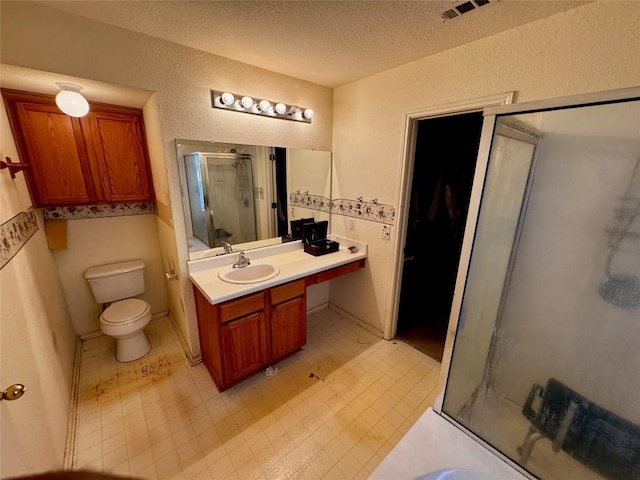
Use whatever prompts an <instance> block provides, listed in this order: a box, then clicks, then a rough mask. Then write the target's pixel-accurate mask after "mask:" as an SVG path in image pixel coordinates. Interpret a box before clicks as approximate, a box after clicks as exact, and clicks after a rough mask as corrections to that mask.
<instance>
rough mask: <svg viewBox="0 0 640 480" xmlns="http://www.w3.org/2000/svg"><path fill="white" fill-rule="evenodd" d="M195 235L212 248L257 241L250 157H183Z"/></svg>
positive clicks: (220, 154) (209, 154)
mask: <svg viewBox="0 0 640 480" xmlns="http://www.w3.org/2000/svg"><path fill="white" fill-rule="evenodd" d="M184 164H185V172H186V177H187V190H188V197H189V207H190V211H191V225H192V229H193V236H194V237H195V238H197V239H198V240H199V241H201V242H202V243H203V244H205V245H206V246H207V247H209V248H214V247H221V246H223V245H224V244H223V243H222V242H227V243H229V244H236V243H245V242H251V241H254V240H257V236H256V215H255V208H254V189H253V163H252V157H251V155H250V154H246V153H232V152H231V153H226V152H195V153H192V154H189V155H185V156H184Z"/></svg>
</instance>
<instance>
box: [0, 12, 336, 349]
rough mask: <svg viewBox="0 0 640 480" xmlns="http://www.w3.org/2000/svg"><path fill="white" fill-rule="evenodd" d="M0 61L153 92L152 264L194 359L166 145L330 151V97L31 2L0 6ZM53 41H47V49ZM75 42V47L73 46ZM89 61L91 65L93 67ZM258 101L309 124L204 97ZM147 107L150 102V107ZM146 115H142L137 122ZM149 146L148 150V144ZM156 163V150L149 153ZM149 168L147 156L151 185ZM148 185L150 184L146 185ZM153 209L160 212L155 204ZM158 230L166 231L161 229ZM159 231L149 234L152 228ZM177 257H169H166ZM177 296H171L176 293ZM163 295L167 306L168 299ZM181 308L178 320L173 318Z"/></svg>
mask: <svg viewBox="0 0 640 480" xmlns="http://www.w3.org/2000/svg"><path fill="white" fill-rule="evenodd" d="M1 8H2V16H1V21H2V32H1V34H2V38H1V48H2V52H1V53H2V55H1V58H2V62H3V63H6V64H9V65H16V66H21V67H26V68H32V69H37V70H42V71H47V72H58V73H64V74H67V75H72V76H76V77H80V78H86V79H92V80H100V81H103V82H110V83H113V84H118V85H126V86H130V87H136V88H142V89H147V90H150V91H153V92H155V94H156V96H155V99H156V101H157V104H158V108H157V113H158V115H159V129H158V130H159V132H160V134H161V142H162V147H161V148H160V150H161V151H163V154H164V159H165V162H166V163H165V168H166V177H167V179H168V185H169V187H168V193H169V196H170V199H167V198H165V197H166V194H165V192H164V191H163V189H162V187H160V188H158V186H156V189H157V191H158V194H159V199H160V201H161V203H162V202H165V201H169V200H170V203H169V204H167V205H166V206H167V207H169V208H170V209H171V211H172V216H173V217H172V220H173V223H174V238H175V239H176V240H177V242H172V241H171V235H167V234H166V232H164V233H161V234H160V239H161V240H160V247H161V249H162V252H161V253H160V256H161V257H162V263H163V264H164V266H166V265H167V264H168V263H169V262H170V261H171V262H174V261H176V260H177V264H176V271H177V273H178V274H179V280H178V282H179V288H176V285H175V283H177V282H173V283H171V284H168V285H167V287H166V288H167V289H168V291H169V296H170V298H169V304H170V305H172V311H173V313H174V317H175V318H176V320H177V323H178V326H179V328H180V330H181V332H182V333H183V335H187V337H186V338H185V342H186V343H187V345H188V347H189V348H190V350H191V353H192V355H193V356H194V357H195V356H198V355H199V353H200V352H199V343H198V338H197V327H196V323H195V322H196V321H195V308H194V304H193V293H192V290H191V284H190V282H189V280H188V277H187V271H186V261H187V258H188V252H187V245H186V234H185V228H184V221H183V217H182V200H181V198H180V192H179V176H178V168H177V160H176V156H175V148H174V143H173V140H174V139H175V138H185V139H194V140H215V141H220V142H229V143H243V144H256V145H280V146H288V147H295V148H313V149H318V150H330V148H331V125H332V120H333V104H332V101H333V92H332V90H331V89H329V88H326V87H322V86H318V85H314V84H312V83H309V82H305V81H301V80H297V79H293V78H291V77H286V76H283V75H280V74H276V73H273V72H269V71H266V70H262V69H258V68H254V67H250V66H248V65H246V64H242V63H239V62H234V61H232V60H229V59H226V58H222V57H218V56H215V55H210V54H206V53H203V52H200V51H197V50H193V49H189V48H185V47H181V46H179V45H176V44H173V43H169V42H165V41H162V40H158V39H155V38H152V37H148V36H145V35H140V34H136V33H133V32H130V31H127V30H124V29H120V28H116V27H112V26H109V25H106V24H102V23H99V22H95V21H92V20H87V19H84V18H81V17H76V16H73V15H69V14H66V13H62V12H59V11H57V10H54V9H50V8H47V7H46V6H43V5H40V4H36V3H31V2H9V3H7V2H2V4H1ZM52 39H55V42H53V41H52ZM79 39H82V40H81V41H79ZM98 59H99V60H98ZM212 88H216V89H228V90H231V91H234V92H239V93H247V94H250V95H254V96H264V97H266V98H269V99H272V100H280V101H284V102H289V103H294V104H298V105H306V106H309V107H312V108H313V109H314V111H315V116H314V119H313V123H312V124H306V123H297V122H288V121H280V120H274V119H270V118H263V117H256V116H253V115H242V114H238V113H235V112H228V111H222V110H214V109H212V108H211V106H210V93H209V91H210V89H212ZM152 101H153V99H152ZM146 121H147V116H146V115H145V122H146ZM150 148H151V145H150ZM152 156H153V157H155V158H159V152H157V151H156V152H152ZM157 166H158V164H157V163H156V162H155V160H154V159H153V158H152V167H153V168H154V177H155V175H156V173H157V172H158V168H157ZM154 182H155V178H154ZM159 206H160V205H159ZM167 226H168V225H167ZM163 229H164V227H161V226H159V227H158V230H163ZM173 255H177V258H175V257H173V258H172V256H173ZM178 294H179V295H178ZM171 297H173V298H171ZM179 304H180V305H183V306H184V313H185V315H181V311H180V310H176V311H174V310H175V307H176V306H177V305H179Z"/></svg>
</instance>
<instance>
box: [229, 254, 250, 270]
mask: <svg viewBox="0 0 640 480" xmlns="http://www.w3.org/2000/svg"><path fill="white" fill-rule="evenodd" d="M250 264H251V260H249V258H248V257H245V255H244V252H240V253H239V254H238V261H237V262H236V263H234V264H233V265H231V266H232V267H233V268H243V267H246V266H247V265H250Z"/></svg>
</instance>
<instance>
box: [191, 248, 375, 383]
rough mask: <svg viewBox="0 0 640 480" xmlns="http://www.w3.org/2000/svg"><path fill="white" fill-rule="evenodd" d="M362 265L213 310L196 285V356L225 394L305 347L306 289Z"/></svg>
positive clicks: (344, 267) (360, 262) (310, 277)
mask: <svg viewBox="0 0 640 480" xmlns="http://www.w3.org/2000/svg"><path fill="white" fill-rule="evenodd" d="M364 262H365V260H364V259H361V260H356V261H354V262H351V263H349V264H346V265H341V266H339V267H335V268H331V269H328V270H325V271H323V272H319V273H314V274H311V275H308V276H306V277H304V278H300V279H298V280H294V281H291V282H288V283H284V284H282V285H278V286H275V287H271V288H268V289H265V290H262V291H261V292H257V293H252V294H249V295H245V296H243V297H240V298H237V299H234V300H229V301H227V302H222V303H219V304H215V305H211V304H210V303H209V301H208V300H207V298H206V297H205V296H204V295H203V294H202V293H201V292H200V290H198V288H197V287H196V286H195V285H194V287H193V293H194V296H195V300H196V314H197V317H198V331H199V334H200V351H201V353H202V361H203V362H204V364H205V366H206V367H207V370H208V371H209V374H210V375H211V378H213V381H214V383H215V384H216V386H217V387H218V390H220V391H223V390H225V389H227V388H229V387H230V386H231V385H233V384H235V383H237V382H239V381H240V380H243V379H245V378H247V377H249V376H251V375H253V374H255V373H257V372H259V371H260V370H262V369H264V368H265V367H267V366H268V365H270V364H272V363H275V362H277V361H278V360H281V359H283V358H284V357H286V356H288V355H291V354H292V353H294V352H297V351H298V350H300V349H301V348H302V347H303V346H304V345H305V344H306V343H307V290H306V288H307V286H309V285H314V284H316V283H320V282H324V281H327V280H330V279H333V278H336V277H339V276H342V275H345V274H347V273H351V272H354V271H356V270H358V269H360V268H362V267H364Z"/></svg>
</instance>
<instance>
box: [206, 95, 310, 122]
mask: <svg viewBox="0 0 640 480" xmlns="http://www.w3.org/2000/svg"><path fill="white" fill-rule="evenodd" d="M236 99H239V100H236ZM211 100H212V106H213V108H221V109H224V110H231V111H233V112H243V113H252V114H254V115H261V116H263V117H272V118H282V119H284V120H295V121H298V122H303V123H311V119H312V118H313V109H311V108H303V107H299V106H297V105H288V104H286V103H282V102H273V101H271V100H267V99H265V98H262V99H261V98H260V97H258V98H255V97H251V96H249V95H239V94H237V93H231V92H223V91H218V90H211Z"/></svg>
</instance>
